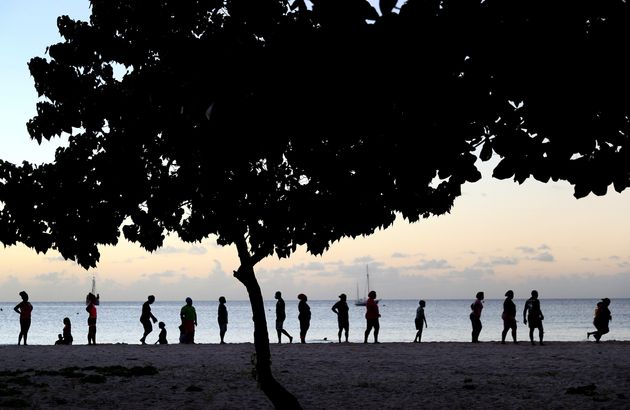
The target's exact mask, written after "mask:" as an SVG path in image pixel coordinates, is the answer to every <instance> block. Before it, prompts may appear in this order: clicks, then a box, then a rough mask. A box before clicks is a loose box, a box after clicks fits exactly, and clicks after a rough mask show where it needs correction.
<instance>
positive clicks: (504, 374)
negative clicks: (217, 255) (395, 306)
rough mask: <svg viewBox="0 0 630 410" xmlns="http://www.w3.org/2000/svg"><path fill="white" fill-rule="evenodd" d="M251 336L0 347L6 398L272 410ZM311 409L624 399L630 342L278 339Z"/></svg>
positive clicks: (0, 393)
mask: <svg viewBox="0 0 630 410" xmlns="http://www.w3.org/2000/svg"><path fill="white" fill-rule="evenodd" d="M253 352H254V345H253V343H235V344H226V345H219V344H197V345H180V344H173V345H145V346H140V345H124V344H101V345H96V346H87V345H74V346H44V345H42V346H37V345H35V346H26V347H24V346H19V347H18V346H15V345H3V346H0V359H1V361H0V363H1V364H0V408H8V407H15V405H19V404H20V403H21V404H22V405H25V406H26V407H28V408H55V407H59V406H63V407H64V408H76V409H80V408H97V409H100V408H102V409H105V408H116V407H121V406H124V407H126V408H138V409H140V408H152V409H172V408H191V409H201V408H219V409H242V408H254V409H258V408H260V409H270V408H272V407H271V405H270V402H269V401H268V400H267V398H266V397H265V396H264V395H263V393H262V392H261V391H260V390H259V389H258V388H257V387H256V382H255V381H254V380H253V378H252V376H251V373H252V368H253V366H252V364H251V360H252V353H253ZM271 353H272V368H273V372H274V376H275V377H276V378H277V379H278V380H279V381H280V383H282V384H283V385H284V386H285V387H286V388H287V389H288V390H289V391H290V392H292V393H293V394H294V395H295V396H296V397H297V398H298V400H299V401H300V403H301V404H302V406H303V407H304V408H305V409H337V408H352V407H373V408H388V409H389V408H391V409H395V408H398V409H400V408H470V407H473V406H480V405H481V406H484V407H490V406H491V407H507V408H533V407H542V408H567V407H575V406H580V407H581V408H601V407H606V408H620V409H621V408H628V407H630V377H629V376H628V369H629V368H630V342H627V341H604V342H602V343H599V344H596V343H594V342H587V341H579V342H548V343H546V345H545V346H538V345H536V346H531V345H530V344H529V342H527V343H525V342H520V343H519V344H518V345H513V344H512V343H507V344H505V345H501V344H500V343H498V342H481V343H478V344H472V343H465V342H423V343H419V344H418V343H400V342H396V343H380V344H376V345H375V344H372V343H369V344H367V345H365V344H363V343H348V344H346V343H341V344H339V343H307V344H304V345H301V344H299V343H298V344H296V343H293V344H282V345H278V344H271Z"/></svg>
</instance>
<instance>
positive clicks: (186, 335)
mask: <svg viewBox="0 0 630 410" xmlns="http://www.w3.org/2000/svg"><path fill="white" fill-rule="evenodd" d="M179 316H180V317H181V319H182V325H181V332H182V335H181V336H180V338H179V341H180V343H195V326H197V311H196V310H195V307H194V306H193V301H192V299H191V298H186V304H185V305H184V306H182V310H181V311H180V312H179Z"/></svg>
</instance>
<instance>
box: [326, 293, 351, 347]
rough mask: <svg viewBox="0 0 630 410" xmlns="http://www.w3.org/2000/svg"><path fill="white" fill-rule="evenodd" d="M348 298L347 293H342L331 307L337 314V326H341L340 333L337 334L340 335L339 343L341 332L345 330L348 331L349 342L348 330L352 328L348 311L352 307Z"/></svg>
mask: <svg viewBox="0 0 630 410" xmlns="http://www.w3.org/2000/svg"><path fill="white" fill-rule="evenodd" d="M346 300H347V296H346V294H345V293H342V294H341V295H339V301H338V302H337V303H335V304H334V305H333V307H332V309H331V310H332V311H333V312H335V314H336V315H337V326H338V327H339V333H338V334H337V336H338V337H339V343H341V333H342V332H343V331H345V332H346V343H348V331H349V330H350V321H349V319H348V312H349V310H350V308H349V307H348V302H346Z"/></svg>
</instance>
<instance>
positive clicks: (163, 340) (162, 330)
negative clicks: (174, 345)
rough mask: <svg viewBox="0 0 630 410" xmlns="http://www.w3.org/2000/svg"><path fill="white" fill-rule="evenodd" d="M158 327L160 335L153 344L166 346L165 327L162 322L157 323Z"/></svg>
mask: <svg viewBox="0 0 630 410" xmlns="http://www.w3.org/2000/svg"><path fill="white" fill-rule="evenodd" d="M158 327H159V328H160V334H159V335H158V340H157V342H155V344H158V343H159V344H161V345H167V344H168V340H166V325H165V324H164V322H160V323H158Z"/></svg>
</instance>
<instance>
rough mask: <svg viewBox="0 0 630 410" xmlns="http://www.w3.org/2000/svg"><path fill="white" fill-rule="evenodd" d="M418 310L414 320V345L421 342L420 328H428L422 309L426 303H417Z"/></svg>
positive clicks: (422, 301)
mask: <svg viewBox="0 0 630 410" xmlns="http://www.w3.org/2000/svg"><path fill="white" fill-rule="evenodd" d="M418 305H419V306H418V309H416V320H415V324H416V330H417V332H416V337H415V338H414V339H413V342H414V343H420V342H421V341H422V328H423V326H424V327H429V325H428V324H427V318H426V316H425V315H424V307H425V306H426V302H425V301H424V300H421V301H420V302H418Z"/></svg>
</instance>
